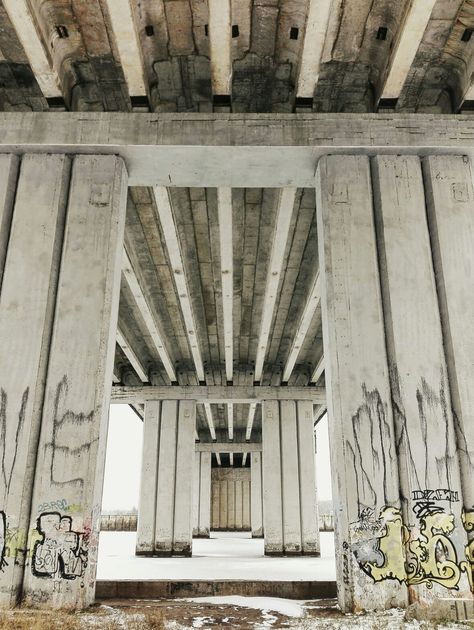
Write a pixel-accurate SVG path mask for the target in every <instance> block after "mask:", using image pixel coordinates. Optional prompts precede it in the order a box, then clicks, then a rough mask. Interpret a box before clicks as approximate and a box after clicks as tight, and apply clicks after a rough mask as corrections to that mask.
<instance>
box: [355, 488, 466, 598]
mask: <svg viewBox="0 0 474 630" xmlns="http://www.w3.org/2000/svg"><path fill="white" fill-rule="evenodd" d="M412 499H413V500H414V504H413V512H414V514H415V516H416V519H417V524H416V526H412V527H407V526H406V525H405V524H404V523H403V518H402V514H401V511H400V510H399V509H398V508H396V507H390V506H385V507H383V508H382V509H381V510H380V513H379V515H378V516H376V515H375V512H374V510H372V509H369V508H364V509H363V510H362V511H361V514H360V516H359V519H358V521H356V522H355V523H352V524H351V550H352V552H353V554H354V556H355V558H356V560H357V563H358V565H359V567H360V568H361V569H362V570H363V571H364V572H365V573H366V574H367V575H368V576H370V577H371V578H372V579H373V581H374V582H380V581H382V580H390V579H392V580H398V581H399V582H400V583H401V582H405V583H406V584H407V585H410V586H411V585H417V584H426V586H427V587H428V588H432V586H433V584H440V585H441V586H444V587H445V588H448V589H454V590H459V582H460V580H461V577H462V575H463V573H466V574H467V577H468V580H469V584H470V586H471V589H472V588H473V567H474V541H471V542H470V543H469V544H468V545H467V546H466V558H467V560H463V559H462V558H459V557H458V552H457V549H456V547H455V545H454V543H453V541H452V540H451V534H453V532H454V530H455V516H454V514H453V513H451V512H449V511H447V510H446V509H445V508H444V507H443V506H442V505H440V502H441V501H448V502H449V503H452V502H456V501H459V496H458V493H457V492H453V491H451V490H445V489H439V490H423V491H414V492H413V493H412ZM462 522H463V526H464V529H465V530H466V531H467V532H472V531H474V512H463V514H462Z"/></svg>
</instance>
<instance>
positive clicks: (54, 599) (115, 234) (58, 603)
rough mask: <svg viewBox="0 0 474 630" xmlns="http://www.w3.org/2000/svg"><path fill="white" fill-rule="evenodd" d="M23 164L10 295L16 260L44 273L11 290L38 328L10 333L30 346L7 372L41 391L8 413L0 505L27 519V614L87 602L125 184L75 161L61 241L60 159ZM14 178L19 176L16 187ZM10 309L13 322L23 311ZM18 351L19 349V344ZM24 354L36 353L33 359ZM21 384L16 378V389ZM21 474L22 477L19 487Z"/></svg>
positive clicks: (112, 163) (102, 162)
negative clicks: (26, 171) (28, 171)
mask: <svg viewBox="0 0 474 630" xmlns="http://www.w3.org/2000/svg"><path fill="white" fill-rule="evenodd" d="M38 161H39V163H38ZM27 164H28V167H29V168H33V170H34V171H35V176H34V179H33V180H30V179H28V186H27V188H26V189H25V190H24V192H23V195H24V200H23V202H22V203H23V204H24V205H25V214H26V215H27V221H28V222H29V225H28V226H27V225H26V222H25V226H24V227H23V228H22V230H23V232H24V233H25V234H28V233H29V234H30V240H29V242H27V243H26V244H24V246H23V247H22V249H21V256H20V262H19V263H17V265H15V275H16V277H15V283H17V284H18V282H19V278H18V273H20V269H21V267H22V262H21V257H24V256H25V255H26V257H27V259H28V258H30V256H33V257H35V260H34V264H36V265H38V267H40V268H41V269H42V272H43V273H44V278H45V279H44V280H43V281H42V283H41V284H40V285H39V286H38V285H35V283H34V282H33V281H32V280H31V281H30V280H28V281H27V282H29V283H31V284H26V285H19V286H21V288H22V291H23V294H24V295H25V296H27V295H29V293H30V291H31V297H32V298H33V296H34V297H35V299H36V300H38V302H37V303H34V304H33V311H34V312H35V313H36V314H37V316H38V317H39V315H40V313H41V320H42V322H41V326H38V323H39V319H38V321H37V322H36V324H35V326H36V328H35V329H34V330H33V331H31V330H29V329H28V326H26V327H24V326H25V323H26V322H25V321H21V317H20V319H19V320H18V321H17V326H18V329H17V330H16V332H15V337H16V338H17V339H18V338H19V337H23V336H29V335H32V337H31V338H30V340H31V341H32V345H31V346H30V345H29V344H28V346H27V348H28V356H26V357H25V360H24V361H22V360H21V359H20V358H19V357H18V356H15V366H18V368H20V367H22V368H24V369H26V370H27V371H30V370H31V369H32V367H33V365H34V369H35V371H36V373H37V374H38V371H37V369H38V365H39V370H40V381H38V377H36V382H32V386H33V387H32V389H31V390H29V389H25V390H24V392H23V394H22V395H21V406H20V407H19V409H20V410H21V412H20V414H19V415H16V414H17V413H18V407H17V410H16V411H13V412H12V413H13V414H14V415H13V417H16V418H18V426H17V429H16V431H15V433H13V431H12V432H11V433H10V434H9V436H8V437H7V449H9V451H13V452H14V451H15V449H17V448H18V452H17V455H18V457H15V456H13V457H12V458H11V459H10V462H11V466H12V468H11V477H10V478H9V484H10V485H9V488H8V492H7V493H8V495H9V496H10V497H12V499H13V498H14V499H15V501H16V502H18V497H22V498H21V501H24V502H25V503H24V505H25V506H27V508H26V510H25V511H26V512H28V511H30V513H29V528H28V529H29V541H28V553H27V563H26V567H25V573H24V579H23V598H24V600H25V601H26V603H27V604H29V605H36V606H37V605H42V604H44V605H47V606H55V607H67V608H76V607H83V606H87V605H89V604H91V603H92V602H93V601H94V595H95V574H96V566H97V548H98V538H99V526H100V511H101V498H102V484H103V470H104V464H105V447H106V439H107V424H108V413H109V402H110V383H111V380H112V370H113V359H114V352H115V336H116V326H117V313H118V303H119V291H120V275H121V266H122V265H121V263H122V249H123V230H124V224H125V209H126V194H127V174H126V170H125V166H124V163H123V161H122V160H121V159H120V158H117V157H115V156H93V155H92V156H91V155H88V156H85V155H82V156H76V157H75V158H74V159H73V162H72V174H71V179H70V183H69V194H68V201H67V211H66V221H65V225H64V237H63V229H62V226H63V222H64V214H63V206H64V200H65V197H66V195H67V192H68V191H67V182H68V181H69V176H68V172H69V165H68V159H67V158H64V157H63V156H48V157H45V156H42V157H40V156H35V157H34V158H31V159H29V160H28V162H27ZM24 165H25V166H26V163H25V164H22V167H21V171H23V166H24ZM35 165H36V167H35ZM21 178H22V173H20V185H21ZM43 182H44V183H43ZM38 190H40V191H41V193H40V199H41V202H40V204H39V205H38V207H36V203H35V201H34V202H33V203H34V206H35V209H37V211H35V212H32V205H31V204H32V199H33V200H35V197H36V196H37V194H38ZM17 199H18V196H17ZM15 214H16V209H15V210H14V215H15ZM38 215H39V216H38ZM37 216H38V218H37ZM60 216H61V218H60ZM41 217H42V218H41ZM13 220H14V222H15V217H14V219H13ZM34 225H36V231H35V233H31V232H30V230H32V229H34V227H33V226H34ZM48 235H49V238H50V239H52V241H50V245H49V246H48V248H47V250H46V251H45V252H43V251H39V248H41V247H42V246H43V244H44V243H45V239H47V237H48ZM53 235H54V236H53ZM13 242H14V241H12V240H11V239H10V243H9V247H8V253H7V267H6V275H5V277H4V284H3V288H2V294H3V290H4V289H6V287H8V284H9V282H8V281H7V274H8V265H9V262H8V260H9V257H10V248H12V251H11V255H12V256H14V255H15V249H14V248H13V247H14V246H13ZM25 245H26V247H25ZM58 250H60V251H61V256H60V264H59V257H58V255H57V252H58ZM18 255H20V254H18ZM58 266H59V275H57V269H58ZM37 273H39V270H37V269H33V274H35V275H36V274H37ZM56 277H57V279H56ZM41 303H42V304H41ZM40 305H41V306H40ZM53 307H54V321H53V326H52V331H51V334H49V330H48V324H45V322H47V321H48V320H50V319H51V312H52V310H53ZM17 308H19V313H21V312H23V308H24V307H23V306H21V307H17ZM1 310H2V312H3V311H6V312H7V313H8V310H9V309H8V306H7V305H5V309H3V308H2V309H1ZM43 313H46V317H45V316H44V314H43ZM27 317H28V318H29V317H31V315H28V316H27ZM20 324H21V328H20ZM12 332H13V331H12ZM12 343H13V341H12ZM18 343H19V344H20V346H22V345H23V343H24V341H23V340H21V341H18ZM32 347H33V348H37V350H36V349H35V350H34V352H35V355H36V356H34V357H32V356H31V351H32ZM46 362H47V369H46ZM10 369H11V367H10ZM21 378H22V376H20V375H19V379H18V380H21ZM17 386H18V385H17ZM43 388H44V390H43ZM30 396H31V398H30ZM7 397H8V393H7ZM13 400H14V401H15V397H14V399H13ZM30 400H31V409H32V411H29V412H28V414H32V415H30V416H29V418H28V420H27V419H26V418H27V416H26V414H25V413H24V412H25V410H26V409H27V407H28V405H29V404H30V402H29V401H30ZM15 402H16V403H18V401H15ZM33 419H34V422H32V421H33ZM39 419H41V428H40V426H39V424H40V421H39ZM21 433H23V436H22V437H21V438H19V436H20V435H21ZM20 442H21V444H20ZM20 448H21V450H20ZM35 452H36V462H35V461H34V460H35V457H34V453H35ZM9 458H10V456H9ZM21 461H23V462H26V469H25V468H24V467H22V470H21V471H20V469H18V470H16V471H15V470H14V468H15V467H16V466H17V465H18V463H19V462H21ZM22 466H25V463H24V464H23V465H22ZM25 470H26V476H25V478H21V481H20V473H21V474H24V473H25ZM33 471H35V472H34V475H33ZM33 477H34V478H33ZM19 484H22V488H21V487H20V485H19ZM32 485H33V496H32V497H31V494H30V492H31V486H32ZM15 486H16V487H15ZM28 495H29V496H28ZM29 508H31V510H29ZM25 516H26V515H25ZM27 527H28V526H27Z"/></svg>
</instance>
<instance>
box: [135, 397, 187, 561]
mask: <svg viewBox="0 0 474 630" xmlns="http://www.w3.org/2000/svg"><path fill="white" fill-rule="evenodd" d="M195 423H196V403H195V402H194V401H184V400H182V401H177V400H163V401H160V402H155V401H151V402H148V403H146V405H145V420H144V441H143V458H142V477H141V487H140V504H139V510H138V532H137V548H136V553H137V555H150V556H175V555H177V556H189V555H191V551H192V531H193V509H192V508H193V498H192V497H193V488H195V487H196V485H195V480H194V472H195V468H194V456H195V453H194V431H195Z"/></svg>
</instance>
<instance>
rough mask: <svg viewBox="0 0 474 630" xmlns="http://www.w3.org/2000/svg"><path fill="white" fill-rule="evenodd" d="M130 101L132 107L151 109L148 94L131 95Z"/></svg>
mask: <svg viewBox="0 0 474 630" xmlns="http://www.w3.org/2000/svg"><path fill="white" fill-rule="evenodd" d="M130 103H131V104H132V109H133V108H135V107H137V108H140V109H142V108H144V109H147V110H149V109H150V102H149V101H148V96H131V97H130Z"/></svg>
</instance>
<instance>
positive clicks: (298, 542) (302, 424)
mask: <svg viewBox="0 0 474 630" xmlns="http://www.w3.org/2000/svg"><path fill="white" fill-rule="evenodd" d="M262 445H263V452H262V466H263V520H264V523H263V530H264V538H265V553H266V554H267V555H272V554H277V555H281V554H301V553H303V554H312V555H319V553H320V548H319V531H318V508H317V500H316V472H315V453H314V433H313V405H312V403H311V402H310V401H298V402H295V401H290V400H287V401H286V400H285V401H276V400H273V401H264V403H263V413H262Z"/></svg>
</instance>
